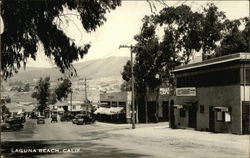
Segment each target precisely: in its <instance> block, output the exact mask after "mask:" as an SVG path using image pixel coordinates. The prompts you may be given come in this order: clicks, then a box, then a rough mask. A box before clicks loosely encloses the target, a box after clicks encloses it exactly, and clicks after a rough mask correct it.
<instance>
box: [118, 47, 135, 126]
mask: <svg viewBox="0 0 250 158" xmlns="http://www.w3.org/2000/svg"><path fill="white" fill-rule="evenodd" d="M119 48H130V55H131V74H132V75H131V76H132V78H131V79H132V93H131V104H132V129H135V101H134V100H135V99H134V91H135V90H134V88H135V87H134V61H133V52H132V48H134V46H132V45H131V46H127V45H120V47H119ZM137 115H138V114H137Z"/></svg>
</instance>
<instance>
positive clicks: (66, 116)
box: [60, 113, 72, 122]
mask: <svg viewBox="0 0 250 158" xmlns="http://www.w3.org/2000/svg"><path fill="white" fill-rule="evenodd" d="M71 120H72V116H71V114H70V113H64V114H63V115H62V116H61V118H60V121H61V122H64V121H71Z"/></svg>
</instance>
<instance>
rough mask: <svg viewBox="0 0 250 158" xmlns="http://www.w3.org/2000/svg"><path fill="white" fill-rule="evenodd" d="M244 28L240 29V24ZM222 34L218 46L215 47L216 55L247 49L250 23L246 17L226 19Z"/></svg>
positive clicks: (245, 50) (246, 50)
mask: <svg viewBox="0 0 250 158" xmlns="http://www.w3.org/2000/svg"><path fill="white" fill-rule="evenodd" d="M241 25H244V26H245V27H244V29H243V30H240V26H241ZM224 26H225V28H224V36H223V38H222V41H221V44H220V46H219V47H218V48H217V49H216V56H223V55H228V54H234V53H238V52H248V51H249V47H250V46H249V36H250V23H249V19H248V18H243V19H236V20H226V21H225V22H224Z"/></svg>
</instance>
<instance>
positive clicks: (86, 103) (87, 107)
mask: <svg viewBox="0 0 250 158" xmlns="http://www.w3.org/2000/svg"><path fill="white" fill-rule="evenodd" d="M87 80H91V79H87V78H85V79H84V90H85V105H86V110H87V111H89V103H88V92H87Z"/></svg>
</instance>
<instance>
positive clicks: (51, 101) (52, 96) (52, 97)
mask: <svg viewBox="0 0 250 158" xmlns="http://www.w3.org/2000/svg"><path fill="white" fill-rule="evenodd" d="M56 98H57V96H56V93H55V92H54V91H52V92H51V93H50V96H49V101H48V103H49V104H52V105H54V104H55V103H56V102H57V99H56Z"/></svg>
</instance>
